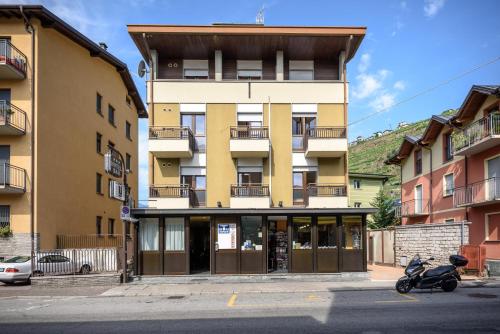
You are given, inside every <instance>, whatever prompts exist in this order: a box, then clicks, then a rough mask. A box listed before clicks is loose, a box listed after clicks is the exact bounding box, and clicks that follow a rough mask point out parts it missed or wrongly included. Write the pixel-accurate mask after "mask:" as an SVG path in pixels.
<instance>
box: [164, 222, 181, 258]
mask: <svg viewBox="0 0 500 334" xmlns="http://www.w3.org/2000/svg"><path fill="white" fill-rule="evenodd" d="M165 250H166V251H183V250H184V218H182V217H178V218H177V217H176V218H165Z"/></svg>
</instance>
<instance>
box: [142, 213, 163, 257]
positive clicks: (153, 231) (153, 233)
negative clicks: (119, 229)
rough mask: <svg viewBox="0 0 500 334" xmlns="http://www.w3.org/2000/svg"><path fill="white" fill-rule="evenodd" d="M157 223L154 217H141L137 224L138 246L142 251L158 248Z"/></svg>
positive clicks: (156, 249)
mask: <svg viewBox="0 0 500 334" xmlns="http://www.w3.org/2000/svg"><path fill="white" fill-rule="evenodd" d="M159 234H160V229H159V224H158V219H156V218H145V219H141V222H140V224H139V236H140V243H141V245H140V247H141V250H143V251H158V250H159V247H160V246H159Z"/></svg>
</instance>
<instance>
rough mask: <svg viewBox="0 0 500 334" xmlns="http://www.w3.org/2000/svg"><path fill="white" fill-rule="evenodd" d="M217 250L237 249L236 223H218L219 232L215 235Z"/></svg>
mask: <svg viewBox="0 0 500 334" xmlns="http://www.w3.org/2000/svg"><path fill="white" fill-rule="evenodd" d="M215 247H216V250H217V251H218V250H221V249H236V248H237V246H236V224H235V223H229V222H228V223H219V224H217V233H216V235H215Z"/></svg>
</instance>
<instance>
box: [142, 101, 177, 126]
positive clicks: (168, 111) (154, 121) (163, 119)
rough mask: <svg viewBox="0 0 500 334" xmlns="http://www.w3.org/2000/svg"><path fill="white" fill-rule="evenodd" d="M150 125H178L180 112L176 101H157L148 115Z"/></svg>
mask: <svg viewBox="0 0 500 334" xmlns="http://www.w3.org/2000/svg"><path fill="white" fill-rule="evenodd" d="M149 124H150V125H151V126H180V125H181V114H180V111H179V104H178V103H157V104H155V105H154V112H153V113H152V114H151V116H150V117H149Z"/></svg>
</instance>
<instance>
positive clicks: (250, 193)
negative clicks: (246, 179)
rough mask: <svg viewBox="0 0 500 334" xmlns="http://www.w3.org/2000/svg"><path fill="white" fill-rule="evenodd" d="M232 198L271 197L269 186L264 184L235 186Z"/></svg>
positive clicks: (232, 189) (232, 188)
mask: <svg viewBox="0 0 500 334" xmlns="http://www.w3.org/2000/svg"><path fill="white" fill-rule="evenodd" d="M231 197H269V186H268V185H264V184H233V185H231Z"/></svg>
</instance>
